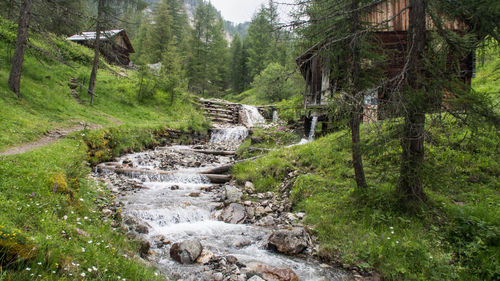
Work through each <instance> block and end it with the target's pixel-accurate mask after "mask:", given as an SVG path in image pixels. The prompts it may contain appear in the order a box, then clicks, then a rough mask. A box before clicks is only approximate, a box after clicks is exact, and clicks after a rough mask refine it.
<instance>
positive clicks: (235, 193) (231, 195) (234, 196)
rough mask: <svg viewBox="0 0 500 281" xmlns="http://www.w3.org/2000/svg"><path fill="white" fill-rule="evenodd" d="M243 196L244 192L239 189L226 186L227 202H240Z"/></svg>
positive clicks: (225, 195)
mask: <svg viewBox="0 0 500 281" xmlns="http://www.w3.org/2000/svg"><path fill="white" fill-rule="evenodd" d="M241 196H243V192H241V191H240V190H239V189H238V188H237V187H235V186H233V185H229V184H228V185H225V186H224V198H225V199H226V200H227V201H229V202H231V203H235V202H239V201H240V199H241Z"/></svg>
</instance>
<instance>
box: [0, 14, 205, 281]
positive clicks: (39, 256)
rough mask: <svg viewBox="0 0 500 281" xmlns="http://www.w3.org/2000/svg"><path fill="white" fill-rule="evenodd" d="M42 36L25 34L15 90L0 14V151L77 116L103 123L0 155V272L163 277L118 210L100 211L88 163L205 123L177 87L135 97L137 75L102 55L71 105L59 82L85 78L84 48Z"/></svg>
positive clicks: (6, 28) (99, 189)
mask: <svg viewBox="0 0 500 281" xmlns="http://www.w3.org/2000/svg"><path fill="white" fill-rule="evenodd" d="M44 37H45V38H44V40H42V38H41V36H38V35H36V34H32V35H31V39H30V46H29V48H28V50H27V53H26V59H25V63H24V67H23V76H22V85H21V93H22V98H21V99H18V98H17V97H16V96H15V95H14V94H13V93H12V92H10V91H9V90H8V89H7V79H8V74H9V68H10V64H9V60H10V56H11V55H12V52H13V49H12V46H13V42H14V40H15V26H13V25H12V24H10V23H9V22H7V21H4V20H0V116H2V118H1V119H0V151H3V150H6V149H8V148H9V147H13V146H16V145H19V144H22V143H27V142H31V141H34V140H37V139H39V138H40V137H41V136H43V135H44V134H45V133H46V132H48V131H51V130H54V129H57V128H63V127H71V126H73V125H75V124H76V123H80V122H85V123H92V124H94V125H98V126H102V127H104V128H102V129H99V130H95V131H89V130H84V131H82V132H77V133H73V134H71V135H70V136H68V137H67V138H65V139H63V140H61V141H58V142H56V143H53V144H50V145H48V146H46V147H43V148H39V149H35V150H33V151H30V152H28V153H24V154H20V155H13V156H8V157H0V175H1V176H0V209H1V210H2V212H0V280H1V281H4V280H16V281H17V280H118V279H119V280H164V278H162V277H159V276H158V273H157V272H156V271H155V269H154V268H151V267H149V266H148V265H145V264H144V262H143V261H141V260H140V259H139V258H138V252H139V248H140V247H141V245H140V244H139V243H138V242H136V241H131V240H129V239H127V238H126V236H125V234H124V233H123V232H122V231H121V230H120V229H119V228H116V227H117V225H116V221H119V220H120V215H119V214H118V215H116V216H115V217H113V218H109V219H107V220H103V215H102V213H101V209H102V207H103V206H105V205H106V204H107V203H109V202H111V201H113V200H114V198H113V197H112V195H111V194H110V193H109V191H108V190H107V189H106V188H105V187H104V186H101V185H99V184H98V183H95V182H93V181H92V180H89V179H88V178H87V175H88V174H89V172H90V162H92V163H96V162H99V161H102V160H105V159H109V158H110V157H113V156H116V155H118V154H120V153H124V152H127V151H132V150H140V149H143V148H145V147H151V146H153V145H155V144H159V143H161V142H162V139H163V138H164V137H165V128H167V127H170V128H176V129H182V130H185V131H191V130H196V131H206V129H207V127H208V125H209V123H208V122H207V121H206V120H205V118H204V117H203V116H202V115H201V113H200V111H199V110H197V109H196V108H194V107H193V103H192V97H190V96H189V95H188V94H186V93H182V91H180V90H178V91H177V92H176V96H175V99H174V101H173V103H171V99H170V98H171V96H170V94H169V93H166V92H163V91H161V90H160V91H154V92H152V94H150V95H149V96H148V97H147V98H144V97H143V98H140V95H139V94H138V90H139V85H140V74H138V73H136V72H134V71H125V70H123V69H120V68H117V67H112V66H109V65H107V64H106V63H105V62H101V69H100V71H99V75H98V81H97V86H96V90H95V92H96V94H97V97H96V99H95V104H94V106H89V105H88V102H89V96H88V94H86V93H85V90H82V91H81V92H80V99H81V100H82V101H83V104H80V103H79V102H77V100H75V98H74V97H73V96H72V95H71V92H70V88H69V86H68V83H69V82H70V80H71V79H72V78H78V79H79V81H82V82H84V81H85V80H87V81H88V78H87V77H88V76H89V74H90V61H91V59H92V52H91V51H90V50H89V49H87V48H85V47H82V46H79V45H75V44H72V43H68V42H66V41H65V40H63V39H61V38H50V37H49V36H47V35H44ZM77 90H79V89H78V88H77ZM96 144H99V145H96Z"/></svg>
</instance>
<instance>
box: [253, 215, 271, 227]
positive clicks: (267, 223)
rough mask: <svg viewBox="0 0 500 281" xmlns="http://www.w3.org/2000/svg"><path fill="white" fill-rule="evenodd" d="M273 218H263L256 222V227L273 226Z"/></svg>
mask: <svg viewBox="0 0 500 281" xmlns="http://www.w3.org/2000/svg"><path fill="white" fill-rule="evenodd" d="M274 223H275V222H274V218H273V217H272V216H265V217H263V218H261V219H260V220H259V221H257V223H256V225H258V226H272V225H274Z"/></svg>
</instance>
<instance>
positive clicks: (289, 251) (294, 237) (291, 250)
mask: <svg viewBox="0 0 500 281" xmlns="http://www.w3.org/2000/svg"><path fill="white" fill-rule="evenodd" d="M308 241H309V237H308V235H307V232H306V231H305V229H304V228H302V227H294V228H293V229H291V230H289V229H281V230H277V231H275V232H273V233H272V234H271V236H270V237H269V239H268V241H267V246H268V247H269V248H270V249H272V250H275V251H277V252H280V253H283V254H286V255H296V254H299V253H301V252H302V251H304V250H305V249H306V248H307V246H308Z"/></svg>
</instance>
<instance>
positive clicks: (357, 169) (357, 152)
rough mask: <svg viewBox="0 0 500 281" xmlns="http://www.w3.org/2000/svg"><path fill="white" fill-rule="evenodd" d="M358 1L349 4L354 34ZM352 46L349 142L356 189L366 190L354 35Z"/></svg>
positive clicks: (360, 101) (357, 26)
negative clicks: (352, 104)
mask: <svg viewBox="0 0 500 281" xmlns="http://www.w3.org/2000/svg"><path fill="white" fill-rule="evenodd" d="M358 7H359V0H353V1H352V3H351V10H352V11H353V13H352V23H351V32H352V34H356V33H357V32H358V31H359V15H358V11H357V9H358ZM351 44H352V46H351V49H352V68H351V83H352V85H351V89H352V95H353V97H354V106H353V107H352V112H351V122H350V126H351V141H352V165H353V167H354V178H355V179H356V185H357V187H358V188H366V186H367V185H366V178H365V171H364V168H363V157H362V153H361V138H360V125H361V118H362V116H363V94H362V92H361V91H360V90H359V75H360V71H361V62H360V50H359V39H358V37H357V36H356V35H355V37H354V39H353V40H352V42H351Z"/></svg>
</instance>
